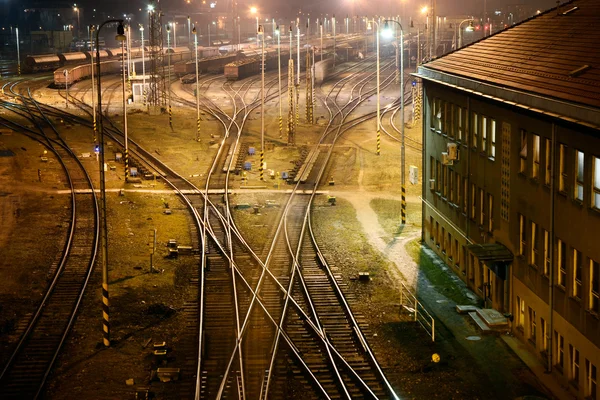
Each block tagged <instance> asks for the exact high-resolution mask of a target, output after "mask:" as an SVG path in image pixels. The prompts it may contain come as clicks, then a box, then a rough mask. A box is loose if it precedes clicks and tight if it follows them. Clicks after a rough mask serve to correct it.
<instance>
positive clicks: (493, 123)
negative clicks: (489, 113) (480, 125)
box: [488, 119, 496, 159]
mask: <svg viewBox="0 0 600 400" xmlns="http://www.w3.org/2000/svg"><path fill="white" fill-rule="evenodd" d="M490 125H491V127H490V139H491V145H490V152H489V154H488V156H489V157H490V158H491V159H495V158H496V120H495V119H492V120H491V121H490Z"/></svg>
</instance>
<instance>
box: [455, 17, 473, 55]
mask: <svg viewBox="0 0 600 400" xmlns="http://www.w3.org/2000/svg"><path fill="white" fill-rule="evenodd" d="M465 22H469V26H468V27H467V28H466V30H467V31H469V32H470V31H472V30H473V19H472V18H468V19H465V20H464V21H461V23H460V24H459V25H458V48H459V49H460V48H461V47H462V28H461V27H462V24H464V23H465Z"/></svg>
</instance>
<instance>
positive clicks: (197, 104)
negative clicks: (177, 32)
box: [192, 26, 200, 142]
mask: <svg viewBox="0 0 600 400" xmlns="http://www.w3.org/2000/svg"><path fill="white" fill-rule="evenodd" d="M192 32H193V33H194V49H195V50H196V140H197V141H198V142H199V141H200V87H199V84H198V78H199V77H198V33H197V32H196V27H195V26H194V29H193V30H192Z"/></svg>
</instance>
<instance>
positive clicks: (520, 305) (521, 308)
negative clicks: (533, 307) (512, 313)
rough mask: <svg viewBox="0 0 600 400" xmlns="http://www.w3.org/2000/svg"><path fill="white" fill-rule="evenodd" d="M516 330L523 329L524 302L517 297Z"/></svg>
mask: <svg viewBox="0 0 600 400" xmlns="http://www.w3.org/2000/svg"><path fill="white" fill-rule="evenodd" d="M517 328H521V329H524V328H525V300H523V299H522V298H520V297H519V296H517Z"/></svg>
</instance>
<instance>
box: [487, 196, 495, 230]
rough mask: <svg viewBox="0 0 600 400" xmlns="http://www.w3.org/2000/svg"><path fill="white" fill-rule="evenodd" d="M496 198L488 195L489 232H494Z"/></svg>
mask: <svg viewBox="0 0 600 400" xmlns="http://www.w3.org/2000/svg"><path fill="white" fill-rule="evenodd" d="M493 215H494V196H492V195H491V194H489V193H488V232H490V233H491V232H493V231H494V218H493Z"/></svg>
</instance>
